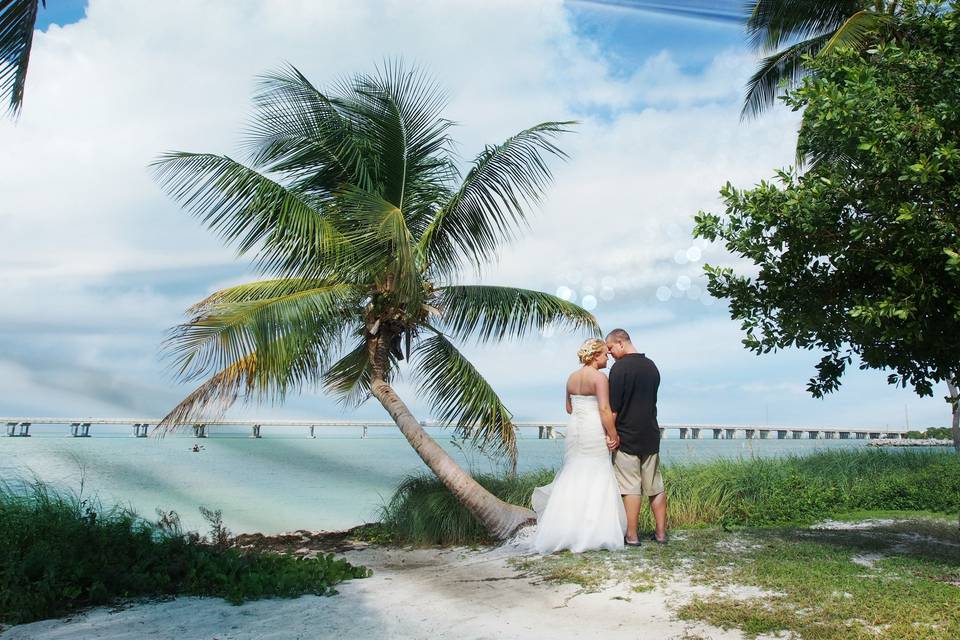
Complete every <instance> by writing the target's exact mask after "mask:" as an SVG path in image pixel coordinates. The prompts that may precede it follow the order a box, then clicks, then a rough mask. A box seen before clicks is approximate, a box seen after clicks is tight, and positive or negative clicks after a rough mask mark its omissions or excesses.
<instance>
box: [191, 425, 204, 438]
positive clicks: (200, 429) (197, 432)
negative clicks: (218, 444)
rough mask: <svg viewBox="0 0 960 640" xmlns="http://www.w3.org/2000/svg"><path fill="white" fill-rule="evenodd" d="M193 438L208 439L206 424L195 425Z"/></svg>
mask: <svg viewBox="0 0 960 640" xmlns="http://www.w3.org/2000/svg"><path fill="white" fill-rule="evenodd" d="M193 437H194V438H206V437H207V425H205V424H195V425H193Z"/></svg>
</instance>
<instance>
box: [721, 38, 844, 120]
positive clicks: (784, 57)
mask: <svg viewBox="0 0 960 640" xmlns="http://www.w3.org/2000/svg"><path fill="white" fill-rule="evenodd" d="M831 37H832V34H829V33H827V34H824V35H820V36H817V37H815V38H811V39H809V40H804V41H803V42H799V43H797V44H795V45H793V46H791V47H787V48H786V49H784V50H783V51H778V52H777V53H774V54H773V55H771V56H768V57H766V58H764V59H763V60H762V61H761V62H760V66H759V67H758V68H757V70H756V72H755V73H754V74H753V76H751V77H750V80H749V81H748V82H747V94H746V97H745V98H744V101H743V108H742V109H741V111H740V118H741V119H742V120H747V119H750V118H755V117H756V116H758V115H760V114H761V113H762V112H763V111H764V110H765V109H767V108H768V107H771V106H773V104H774V103H775V102H776V98H777V95H779V94H780V93H782V92H783V91H784V90H786V89H789V88H792V87H795V86H796V85H797V83H799V81H800V79H801V78H803V76H805V75H806V74H807V71H806V67H805V66H804V65H803V57H804V56H806V55H815V54H817V53H819V52H820V50H821V49H823V47H824V46H825V45H826V44H827V42H828V41H829V40H830V38H831Z"/></svg>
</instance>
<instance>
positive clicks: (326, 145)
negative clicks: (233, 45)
mask: <svg viewBox="0 0 960 640" xmlns="http://www.w3.org/2000/svg"><path fill="white" fill-rule="evenodd" d="M257 87H258V90H257V93H256V94H255V95H254V98H253V103H254V114H253V118H252V122H251V124H250V126H249V128H248V133H247V138H246V147H247V148H248V149H249V150H250V151H251V153H252V161H253V164H254V166H255V167H262V168H263V169H265V170H266V171H268V172H275V173H279V174H281V175H283V176H284V177H285V178H288V179H290V180H293V181H294V185H293V186H294V188H296V189H297V190H300V191H303V192H306V193H310V194H311V195H313V196H314V197H318V196H319V197H327V198H329V197H332V195H333V194H334V193H335V191H336V190H337V189H338V188H340V186H341V185H343V184H353V185H357V186H359V187H360V188H364V189H371V188H373V186H374V183H373V180H372V171H371V167H370V164H371V162H372V160H371V158H370V150H369V148H368V147H369V144H368V143H367V142H366V141H365V140H364V135H363V133H362V132H361V131H357V130H356V129H355V128H354V127H353V124H352V122H351V120H350V118H349V117H348V116H346V115H345V114H344V113H343V112H344V110H345V106H344V105H343V103H342V100H341V99H340V98H339V97H338V96H328V95H326V94H324V93H323V92H321V91H320V90H318V89H317V88H316V87H314V86H313V84H311V83H310V81H309V80H307V78H306V77H305V76H304V75H303V74H302V73H301V72H300V71H299V70H298V69H297V68H296V67H294V66H292V65H290V66H287V67H284V68H281V69H278V70H276V71H273V72H270V73H267V74H264V75H262V76H260V77H259V78H258V83H257Z"/></svg>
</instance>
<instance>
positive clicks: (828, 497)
mask: <svg viewBox="0 0 960 640" xmlns="http://www.w3.org/2000/svg"><path fill="white" fill-rule="evenodd" d="M553 474H554V472H553V471H550V470H539V471H535V472H530V473H523V474H519V475H516V476H508V477H499V476H490V475H479V476H477V477H476V479H477V480H478V481H479V482H480V484H481V485H483V486H484V487H486V488H487V489H488V490H490V491H491V492H492V493H493V494H494V495H496V496H498V497H500V498H501V499H503V500H506V501H508V502H512V503H514V504H522V505H529V504H530V495H531V494H532V492H533V489H534V487H537V486H540V485H544V484H547V483H549V482H550V481H551V480H552V479H553ZM663 475H664V482H665V484H666V487H667V493H668V496H669V498H670V502H669V511H668V519H669V522H670V526H672V527H678V528H684V527H700V526H722V527H735V526H770V525H783V524H809V523H812V522H815V521H817V520H822V519H824V518H829V517H835V516H839V515H842V514H844V513H851V512H857V511H878V510H883V511H887V510H890V511H904V510H907V511H931V512H939V513H956V512H957V511H960V458H958V457H957V456H956V455H955V454H954V453H953V452H941V451H925V450H908V451H897V450H887V449H857V450H842V451H823V452H819V453H814V454H812V455H808V456H788V457H783V458H751V459H742V460H716V461H713V462H708V463H698V464H682V465H664V467H663ZM645 518H647V516H641V522H645ZM382 522H383V525H384V526H385V527H386V528H387V529H388V530H390V531H391V532H392V533H393V535H394V537H395V539H396V540H397V541H398V542H403V543H408V544H418V545H433V544H440V545H449V544H484V543H489V542H492V540H490V538H489V537H488V536H487V534H486V532H485V531H484V529H483V527H482V526H480V523H479V522H477V521H476V520H475V519H474V518H473V517H472V516H471V515H470V514H469V513H468V512H467V511H466V510H465V509H464V508H463V507H462V506H460V504H459V503H458V502H457V501H456V500H455V499H454V498H453V496H452V495H451V494H450V492H449V491H447V489H446V488H445V487H444V486H443V485H442V484H441V483H440V482H439V481H438V480H437V479H436V478H434V477H433V476H430V475H418V476H413V477H409V478H407V479H406V480H405V481H404V482H403V483H401V485H400V486H399V487H398V488H397V490H396V492H395V493H394V495H393V497H392V498H391V499H390V501H389V502H388V503H387V504H386V505H385V506H384V508H383V512H382Z"/></svg>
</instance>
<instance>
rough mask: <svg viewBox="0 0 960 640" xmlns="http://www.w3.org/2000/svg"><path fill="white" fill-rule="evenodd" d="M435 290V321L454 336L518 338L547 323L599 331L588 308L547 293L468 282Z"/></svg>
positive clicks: (487, 338) (596, 333)
mask: <svg viewBox="0 0 960 640" xmlns="http://www.w3.org/2000/svg"><path fill="white" fill-rule="evenodd" d="M437 294H438V298H437V302H436V307H437V308H438V309H439V310H440V320H439V325H440V327H441V328H443V329H445V330H446V331H447V332H448V333H449V334H450V335H452V336H453V337H454V338H456V339H458V340H465V339H468V338H471V337H473V338H476V339H477V340H479V341H480V342H489V341H491V340H498V341H499V340H503V339H505V338H520V337H522V336H524V335H527V334H528V333H530V332H532V331H543V330H544V329H546V328H547V327H551V326H554V327H558V328H563V329H568V330H573V331H584V330H585V331H587V332H588V333H589V334H591V335H594V336H599V335H600V326H599V325H598V324H597V320H596V318H594V317H593V315H592V314H591V313H590V312H588V311H586V310H585V309H583V308H581V307H579V306H577V305H575V304H574V303H572V302H568V301H566V300H563V299H562V298H558V297H556V296H552V295H550V294H547V293H541V292H539V291H530V290H528V289H515V288H511V287H492V286H482V285H470V286H450V287H441V288H439V289H438V290H437Z"/></svg>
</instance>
